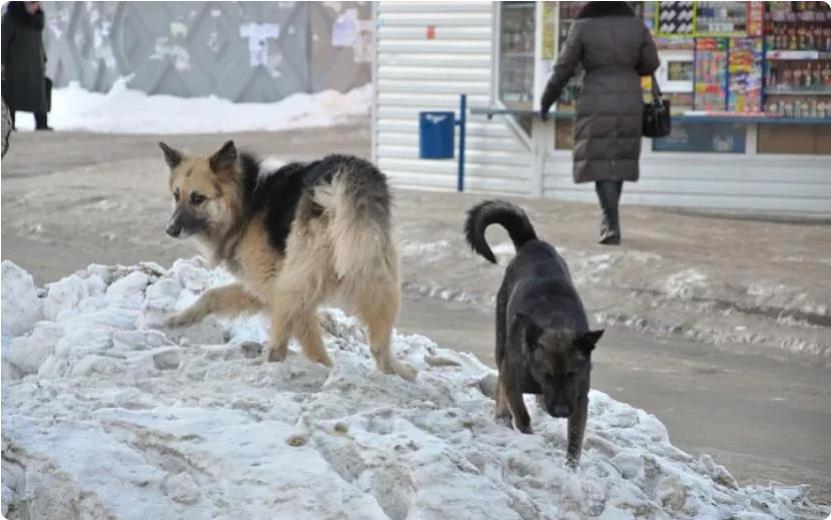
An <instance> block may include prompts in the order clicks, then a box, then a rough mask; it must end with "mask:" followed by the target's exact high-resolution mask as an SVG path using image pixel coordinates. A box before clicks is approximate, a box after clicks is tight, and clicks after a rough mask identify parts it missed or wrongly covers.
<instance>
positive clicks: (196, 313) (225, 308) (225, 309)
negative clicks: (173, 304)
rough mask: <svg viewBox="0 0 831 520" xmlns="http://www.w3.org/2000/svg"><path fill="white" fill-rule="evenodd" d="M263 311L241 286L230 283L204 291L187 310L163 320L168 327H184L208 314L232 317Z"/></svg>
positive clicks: (257, 302) (261, 304)
mask: <svg viewBox="0 0 831 520" xmlns="http://www.w3.org/2000/svg"><path fill="white" fill-rule="evenodd" d="M261 310H263V303H262V302H261V301H260V300H258V299H257V298H256V297H254V296H252V295H251V294H250V293H249V292H248V291H246V290H245V289H244V288H243V286H242V284H239V283H232V284H230V285H226V286H223V287H215V288H213V289H210V290H208V291H206V292H205V293H204V294H202V296H200V297H199V298H198V299H197V300H196V301H195V302H194V303H193V304H192V305H191V306H190V307H188V308H187V309H185V310H183V311H181V312H177V313H176V314H172V315H170V316H168V317H167V318H166V319H165V325H166V326H168V327H186V326H188V325H193V324H194V323H197V322H200V321H202V320H203V319H204V318H205V317H206V316H208V315H209V314H218V315H220V316H234V315H239V314H254V313H257V312H260V311H261Z"/></svg>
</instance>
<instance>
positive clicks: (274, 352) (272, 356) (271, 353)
mask: <svg viewBox="0 0 831 520" xmlns="http://www.w3.org/2000/svg"><path fill="white" fill-rule="evenodd" d="M288 354H289V349H287V348H273V347H272V348H270V349H268V362H269V363H280V362H282V361H285V360H286V356H288Z"/></svg>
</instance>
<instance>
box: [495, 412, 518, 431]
mask: <svg viewBox="0 0 831 520" xmlns="http://www.w3.org/2000/svg"><path fill="white" fill-rule="evenodd" d="M493 420H494V421H496V423H497V424H501V425H502V426H505V427H506V428H510V429H512V430H513V429H514V421H513V418H512V417H511V414H499V413H498V414H496V415H495V416H494V418H493Z"/></svg>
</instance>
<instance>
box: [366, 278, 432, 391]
mask: <svg viewBox="0 0 831 520" xmlns="http://www.w3.org/2000/svg"><path fill="white" fill-rule="evenodd" d="M398 300H399V294H398V288H397V286H396V285H395V284H394V283H392V281H376V282H374V283H365V284H364V285H363V286H362V287H361V288H360V289H359V294H358V302H357V303H358V315H359V316H360V318H361V321H363V322H364V325H366V327H367V329H368V332H369V334H368V336H369V347H370V350H372V356H373V357H374V358H375V364H376V365H377V366H378V370H380V371H381V372H384V373H386V374H398V375H399V376H401V377H403V378H404V379H406V380H408V381H414V380H415V378H416V376H417V375H418V372H417V371H416V369H415V368H413V367H412V366H410V365H408V364H407V363H402V362H399V361H397V360H396V359H395V358H394V357H393V356H392V352H391V351H390V342H391V337H392V328H393V325H394V324H395V316H396V315H397V314H398Z"/></svg>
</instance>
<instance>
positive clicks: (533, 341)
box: [514, 312, 542, 348]
mask: <svg viewBox="0 0 831 520" xmlns="http://www.w3.org/2000/svg"><path fill="white" fill-rule="evenodd" d="M514 319H515V320H517V322H519V323H521V324H522V328H523V329H524V332H523V334H524V337H525V342H526V343H527V344H528V346H529V347H530V348H534V347H536V346H537V340H538V339H540V336H541V335H542V329H541V328H540V326H539V325H537V324H536V323H535V322H534V320H533V318H531V316H529V315H528V314H525V313H524V312H518V313H516V314H515V315H514Z"/></svg>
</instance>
